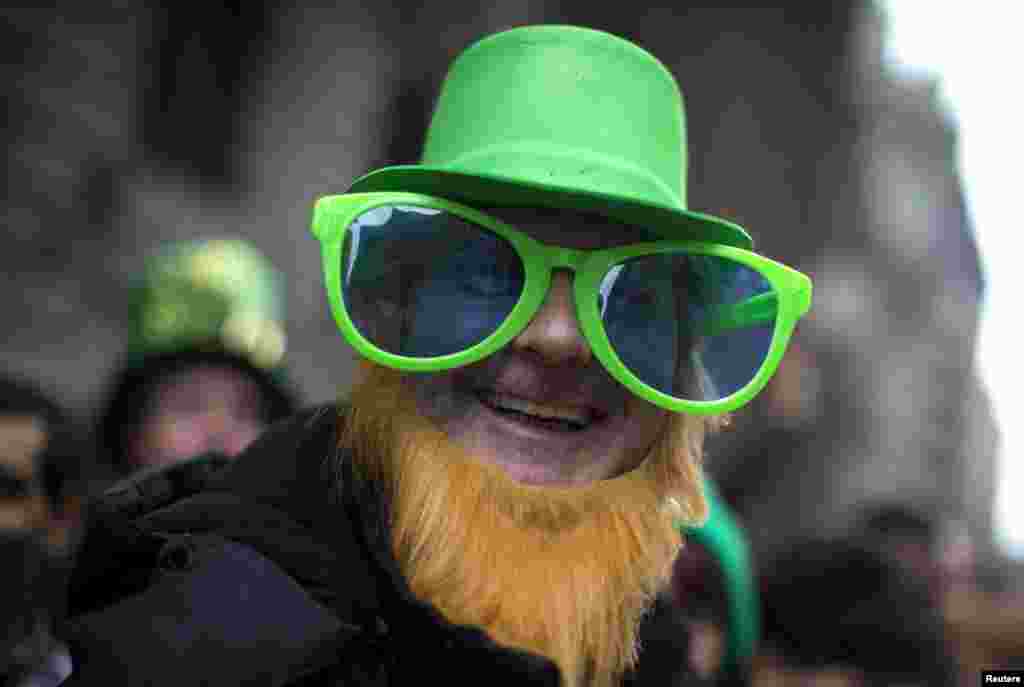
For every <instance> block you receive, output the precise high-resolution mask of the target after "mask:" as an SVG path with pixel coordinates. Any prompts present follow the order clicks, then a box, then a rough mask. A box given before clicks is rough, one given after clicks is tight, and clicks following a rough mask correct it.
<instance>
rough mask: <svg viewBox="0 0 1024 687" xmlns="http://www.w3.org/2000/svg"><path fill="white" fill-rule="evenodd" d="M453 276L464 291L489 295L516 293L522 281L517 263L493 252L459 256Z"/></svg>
mask: <svg viewBox="0 0 1024 687" xmlns="http://www.w3.org/2000/svg"><path fill="white" fill-rule="evenodd" d="M455 278H456V283H458V285H459V286H460V287H461V288H462V289H464V290H465V291H468V292H469V293H473V294H476V295H479V296H489V297H495V296H509V295H514V294H517V293H518V292H519V288H520V285H521V283H522V277H521V275H520V271H519V270H518V269H517V265H515V264H513V263H510V262H509V261H507V260H503V259H502V258H501V257H500V256H497V255H495V254H494V253H486V254H479V253H475V254H474V253H470V254H467V255H463V256H460V259H459V261H458V262H457V264H456V266H455Z"/></svg>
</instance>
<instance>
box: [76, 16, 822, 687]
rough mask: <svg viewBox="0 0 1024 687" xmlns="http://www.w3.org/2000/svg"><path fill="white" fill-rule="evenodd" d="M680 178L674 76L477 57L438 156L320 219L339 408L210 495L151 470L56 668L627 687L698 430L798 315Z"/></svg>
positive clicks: (741, 395) (162, 679) (361, 190)
mask: <svg viewBox="0 0 1024 687" xmlns="http://www.w3.org/2000/svg"><path fill="white" fill-rule="evenodd" d="M685 171H686V137H685V129H684V116H683V104H682V96H681V94H680V92H679V88H678V85H677V84H676V82H675V80H674V78H673V76H672V75H671V73H670V72H669V71H668V69H666V67H665V66H664V65H663V64H661V63H660V62H659V61H658V60H657V59H656V58H655V57H654V56H652V55H651V54H650V53H648V52H646V51H645V50H643V49H642V48H640V47H639V46H637V45H635V44H633V43H631V42H628V41H626V40H624V39H621V38H618V37H616V36H613V35H611V34H608V33H605V32H601V31H594V30H590V29H584V28H581V27H571V26H529V27H520V28H517V29H512V30H509V31H505V32H502V33H499V34H496V35H493V36H489V37H486V38H484V39H482V40H480V41H478V42H476V43H474V44H473V45H472V46H470V47H469V48H467V49H466V50H465V51H464V52H463V53H462V54H461V55H460V56H459V57H457V58H456V60H455V61H454V62H453V64H452V66H451V68H450V71H449V73H448V75H447V77H446V79H445V82H444V85H443V86H442V89H441V94H440V96H439V99H438V101H437V104H436V107H435V110H434V115H433V118H432V121H431V124H430V127H429V129H428V131H427V135H426V145H425V147H424V151H423V155H422V159H421V163H420V164H417V165H404V166H397V167H388V168H385V169H381V170H376V171H374V172H371V173H370V174H368V175H366V176H364V177H362V178H360V179H359V180H357V181H356V182H355V183H354V184H353V185H352V186H351V187H350V188H349V190H348V192H347V193H345V194H343V195H338V196H330V197H326V198H322V199H320V200H319V201H318V202H317V205H316V207H315V210H314V220H313V233H314V236H315V237H316V239H317V240H318V241H319V242H320V246H321V249H322V257H323V268H324V279H325V287H326V292H327V300H328V302H329V303H330V305H331V311H332V313H333V315H334V316H335V320H336V322H337V324H338V327H339V330H340V333H341V335H342V337H343V338H344V340H345V341H347V342H348V343H349V344H350V345H351V346H352V347H353V348H354V349H355V350H356V351H357V352H358V353H359V356H360V360H359V365H358V376H357V378H356V380H355V383H354V387H353V388H352V390H351V392H350V393H349V394H348V398H347V403H339V404H329V405H325V406H322V407H318V408H313V409H310V410H308V411H304V412H302V413H299V414H298V415H296V416H294V417H293V418H291V419H289V420H287V421H285V422H282V423H279V424H277V425H276V426H275V427H273V428H272V429H271V430H269V431H267V432H265V433H264V434H263V435H262V436H261V437H260V438H259V439H258V440H257V441H256V442H254V443H253V444H252V445H251V446H250V447H249V448H248V449H246V450H245V451H244V452H243V454H242V455H241V456H239V457H238V458H237V459H235V460H234V461H233V462H231V463H230V464H229V465H228V466H227V467H226V468H225V469H224V470H222V471H220V472H217V473H216V474H215V475H214V476H213V477H211V478H210V479H209V480H208V481H206V483H205V484H197V483H196V482H192V481H191V480H189V482H190V485H191V486H190V487H188V488H182V489H179V490H178V491H177V492H175V493H171V492H173V490H171V492H169V491H168V490H165V489H164V488H163V486H162V485H163V484H164V483H162V482H155V481H154V480H158V479H160V478H161V476H162V475H163V474H165V473H166V471H167V470H170V471H171V472H174V471H175V470H178V469H180V466H181V465H183V464H178V465H175V466H172V467H171V468H167V469H165V470H164V471H161V472H159V473H156V474H146V475H140V476H138V477H137V478H136V479H135V480H132V481H130V484H129V485H128V486H127V487H124V488H123V489H122V490H120V491H115V492H114V493H115V494H119V495H120V496H126V497H127V498H124V499H121V498H120V496H119V497H118V499H117V503H116V504H115V507H113V508H108V509H107V510H106V511H105V514H106V515H107V516H109V517H105V518H104V519H103V520H102V522H100V523H98V525H97V527H96V528H94V529H95V530H96V531H97V533H98V535H99V538H94V539H93V540H92V541H94V542H99V543H98V544H97V545H95V546H92V547H90V543H89V542H90V540H89V539H87V540H86V544H85V547H84V549H85V550H84V551H83V555H82V557H81V560H82V561H83V562H82V564H80V565H79V566H78V568H77V569H76V571H75V576H74V579H73V581H72V596H73V602H74V605H75V613H74V614H73V617H72V618H71V619H70V621H69V622H68V623H67V624H65V626H64V627H63V628H62V637H63V638H64V639H65V641H67V642H68V644H69V646H70V647H71V649H72V651H71V654H72V659H73V661H74V664H75V667H74V672H73V674H72V676H71V678H70V681H69V682H68V685H70V686H71V687H82V686H84V685H99V684H103V685H106V684H110V683H111V682H120V683H122V684H149V685H153V686H159V685H181V684H200V683H205V684H247V685H292V686H297V685H304V686H307V687H308V686H310V685H337V684H346V685H385V684H387V685H413V684H420V683H422V682H424V681H425V680H426V681H431V680H440V681H444V682H456V683H457V682H465V683H466V684H484V685H491V686H497V685H516V686H517V687H518V686H520V685H525V684H529V685H540V686H543V685H551V686H552V687H553V686H554V685H560V684H561V685H566V686H567V687H583V686H587V687H610V686H612V685H616V684H619V683H620V681H621V679H622V676H623V674H624V673H626V672H627V671H629V670H630V669H632V668H634V667H636V663H637V656H638V652H637V644H638V636H637V633H638V628H639V627H641V618H642V617H643V615H644V613H645V612H646V611H647V610H648V609H649V607H650V605H651V603H652V601H653V599H654V598H656V596H657V595H658V594H659V593H663V592H664V591H665V590H666V587H667V584H668V582H669V575H670V573H671V565H672V562H673V560H674V559H675V558H676V556H677V554H678V553H679V551H680V547H681V545H682V538H681V536H680V532H679V528H680V523H685V524H687V525H697V524H699V523H701V522H702V521H704V520H705V518H706V515H707V503H706V501H705V497H704V493H703V489H702V487H701V483H700V481H701V478H702V465H701V463H702V460H703V440H704V436H705V433H706V432H709V431H713V430H714V429H716V428H717V427H718V426H719V424H720V423H721V417H722V416H723V415H724V414H727V413H730V412H734V411H736V410H738V409H739V408H740V407H742V406H743V405H744V404H746V403H747V402H749V401H750V400H751V399H752V398H753V397H754V396H755V395H756V394H757V393H758V392H759V391H760V390H761V389H763V388H764V386H765V384H766V383H767V382H768V380H769V379H770V377H771V375H772V374H773V373H774V370H775V368H776V366H777V364H778V361H779V359H780V358H781V356H782V354H783V351H784V350H785V347H786V344H787V342H788V339H789V336H790V334H791V332H792V330H793V327H794V326H795V324H796V321H797V320H798V319H799V318H800V317H801V316H802V315H803V314H804V313H806V312H807V310H808V309H809V307H810V299H811V284H810V280H809V279H808V278H807V277H806V276H805V275H803V274H801V273H799V272H797V271H796V270H793V269H791V268H788V267H786V266H784V265H782V264H780V263H777V262H774V261H772V260H769V259H767V258H764V257H763V256H760V255H758V254H756V253H754V252H753V251H752V250H751V248H752V241H751V239H750V236H749V235H748V234H747V233H746V232H745V231H744V230H743V229H742V228H740V227H738V226H736V225H734V224H732V223H730V222H727V221H724V220H720V219H718V218H714V217H710V216H708V215H704V214H701V213H697V212H692V211H690V210H688V209H687V208H686V186H685ZM243 284H245V282H243ZM339 350H340V349H339ZM199 481H200V482H201V481H202V480H199ZM179 485H180V482H179ZM172 486H173V485H172ZM154 487H155V488H154ZM126 490H127V491H126ZM190 491H191V493H188V492H190ZM100 510H103V509H102V508H101V509H100ZM90 548H92V549H93V550H92V551H90V550H89V549H90ZM641 643H642V641H641Z"/></svg>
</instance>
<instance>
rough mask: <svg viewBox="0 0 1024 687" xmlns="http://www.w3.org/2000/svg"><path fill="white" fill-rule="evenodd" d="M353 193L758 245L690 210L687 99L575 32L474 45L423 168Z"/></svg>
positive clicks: (642, 60)
mask: <svg viewBox="0 0 1024 687" xmlns="http://www.w3.org/2000/svg"><path fill="white" fill-rule="evenodd" d="M349 191H350V192H368V191H409V192H414V193H424V194H428V195H434V196H440V197H443V198H448V199H450V200H454V201H458V202H463V203H466V204H469V205H476V206H482V207H487V206H535V207H552V208H560V209H569V210H579V211H581V212H593V213H596V214H600V215H604V216H607V217H610V218H612V219H616V220H619V221H620V222H623V223H625V224H630V225H636V226H642V227H644V228H647V229H649V230H651V231H654V232H656V233H657V234H659V235H662V236H664V237H666V238H674V239H686V240H697V241H707V242H714V243H722V244H726V245H731V246H737V247H740V248H747V249H749V248H750V247H751V245H752V241H751V238H750V236H749V235H748V234H747V233H746V232H745V231H744V230H743V229H742V228H741V227H739V226H737V225H736V224H733V223H731V222H728V221H726V220H723V219H720V218H717V217H711V216H709V215H705V214H702V213H699V212H693V211H691V210H688V209H687V208H686V125H685V114H684V108H683V98H682V94H681V93H680V91H679V87H678V85H677V84H676V81H675V79H674V78H673V77H672V74H671V73H670V72H669V71H668V69H667V68H666V67H665V65H663V64H662V63H661V62H659V61H658V60H657V59H656V58H655V57H654V56H653V55H651V54H650V53H648V52H647V51H645V50H643V49H642V48H640V47H638V46H637V45H634V44H633V43H630V42H629V41H626V40H624V39H622V38H619V37H617V36H613V35H611V34H608V33H605V32H603V31H596V30H593V29H587V28H581V27H577V26H525V27H520V28H515V29H511V30H508V31H503V32H501V33H497V34H494V35H491V36H488V37H486V38H483V39H482V40H480V41H478V42H476V43H474V44H473V45H471V46H470V47H469V48H467V49H466V50H465V51H464V52H463V53H462V54H461V55H459V57H457V58H456V59H455V61H454V63H453V64H452V65H451V68H450V69H449V71H448V74H447V76H446V78H445V81H444V83H443V85H442V87H441V93H440V95H439V97H438V100H437V105H436V108H435V110H434V115H433V118H432V120H431V123H430V128H429V129H428V130H427V136H426V141H425V144H424V148H423V155H422V158H421V160H420V164H418V165H401V166H395V167H385V168H384V169H379V170H377V171H374V172H371V173H369V174H367V175H365V176H363V177H362V178H360V179H358V180H356V182H355V183H354V184H353V185H352V187H351V188H350V189H349Z"/></svg>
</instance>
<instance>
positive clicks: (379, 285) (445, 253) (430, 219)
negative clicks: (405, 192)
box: [341, 206, 525, 358]
mask: <svg viewBox="0 0 1024 687" xmlns="http://www.w3.org/2000/svg"><path fill="white" fill-rule="evenodd" d="M341 260H342V265H341V267H342V272H341V273H342V298H343V300H344V303H345V308H346V310H347V311H348V314H349V318H350V319H351V320H352V322H353V324H354V325H355V327H356V329H358V330H359V332H360V333H361V334H362V335H363V336H364V337H365V338H366V339H367V340H368V341H370V343H372V344H373V345H374V346H376V347H377V348H380V349H381V350H384V351H387V352H388V353H394V354H398V355H403V356H408V357H414V358H430V357H436V356H441V355H449V354H452V353H459V352H461V351H464V350H466V349H468V348H470V347H472V346H474V345H476V344H478V343H480V342H481V341H483V340H484V339H485V338H487V337H488V336H490V335H491V334H493V333H494V332H495V330H497V328H498V327H499V326H500V325H501V323H502V322H503V321H504V320H505V319H506V318H507V317H508V315H509V313H510V312H512V309H513V308H514V307H515V305H516V303H517V302H518V301H519V296H520V295H521V294H522V291H523V284H524V281H525V272H524V270H523V264H522V260H521V259H520V257H519V254H518V253H517V252H516V251H515V249H514V248H513V247H512V245H511V244H510V243H508V241H506V240H505V239H503V238H502V237H500V236H498V235H497V234H495V233H493V232H491V231H489V230H487V229H485V228H483V227H480V226H478V225H476V224H473V223H472V222H469V221H467V220H464V219H462V218H461V217H458V216H456V215H452V214H450V213H447V212H444V211H441V210H434V209H430V208H418V207H411V206H386V207H381V208H375V209H373V210H369V211H367V212H365V213H363V214H362V215H361V216H360V217H358V218H357V219H356V220H355V221H354V222H353V223H352V225H350V226H349V228H348V230H347V232H346V236H345V243H344V246H343V249H342V256H341Z"/></svg>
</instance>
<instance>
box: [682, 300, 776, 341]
mask: <svg viewBox="0 0 1024 687" xmlns="http://www.w3.org/2000/svg"><path fill="white" fill-rule="evenodd" d="M778 306H779V299H778V296H776V295H775V293H773V292H768V293H762V294H759V295H757V296H754V297H753V298H748V299H747V300H745V301H740V302H739V303H733V304H731V305H721V306H718V307H717V308H715V309H714V310H713V311H712V312H711V313H710V314H709V315H708V318H707V319H706V320H705V321H704V324H703V326H702V327H701V332H700V333H701V334H702V335H703V336H716V335H718V334H723V333H725V332H727V331H730V330H733V329H742V328H744V327H752V326H757V325H763V324H770V323H772V322H773V321H774V320H775V315H776V313H777V312H778Z"/></svg>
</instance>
